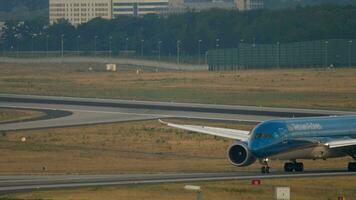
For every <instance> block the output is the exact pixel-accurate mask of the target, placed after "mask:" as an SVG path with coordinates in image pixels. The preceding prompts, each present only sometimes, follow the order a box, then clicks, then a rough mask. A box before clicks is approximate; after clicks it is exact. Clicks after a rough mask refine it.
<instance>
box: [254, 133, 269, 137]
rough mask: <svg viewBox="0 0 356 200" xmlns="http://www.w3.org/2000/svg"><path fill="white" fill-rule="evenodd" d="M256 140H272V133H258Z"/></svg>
mask: <svg viewBox="0 0 356 200" xmlns="http://www.w3.org/2000/svg"><path fill="white" fill-rule="evenodd" d="M256 138H272V134H271V133H257V134H256Z"/></svg>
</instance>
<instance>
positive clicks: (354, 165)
mask: <svg viewBox="0 0 356 200" xmlns="http://www.w3.org/2000/svg"><path fill="white" fill-rule="evenodd" d="M347 169H348V170H349V172H356V163H355V162H350V163H349V165H348V167H347Z"/></svg>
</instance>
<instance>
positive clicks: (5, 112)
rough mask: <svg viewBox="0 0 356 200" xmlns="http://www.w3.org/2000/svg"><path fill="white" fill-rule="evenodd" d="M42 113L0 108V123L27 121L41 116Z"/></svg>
mask: <svg viewBox="0 0 356 200" xmlns="http://www.w3.org/2000/svg"><path fill="white" fill-rule="evenodd" d="M43 115H44V113H42V112H39V111H33V110H21V109H5V108H0V122H11V121H18V120H27V119H32V118H36V117H41V116H43Z"/></svg>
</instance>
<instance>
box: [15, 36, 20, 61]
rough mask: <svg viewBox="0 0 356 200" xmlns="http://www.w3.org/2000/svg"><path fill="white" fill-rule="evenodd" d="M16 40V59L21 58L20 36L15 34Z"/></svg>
mask: <svg viewBox="0 0 356 200" xmlns="http://www.w3.org/2000/svg"><path fill="white" fill-rule="evenodd" d="M15 38H16V57H19V40H20V37H19V34H15Z"/></svg>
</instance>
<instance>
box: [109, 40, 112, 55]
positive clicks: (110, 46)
mask: <svg viewBox="0 0 356 200" xmlns="http://www.w3.org/2000/svg"><path fill="white" fill-rule="evenodd" d="M109 50H110V52H109V53H110V58H111V56H112V36H110V37H109Z"/></svg>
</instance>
